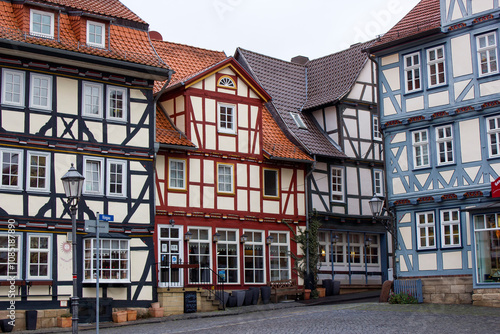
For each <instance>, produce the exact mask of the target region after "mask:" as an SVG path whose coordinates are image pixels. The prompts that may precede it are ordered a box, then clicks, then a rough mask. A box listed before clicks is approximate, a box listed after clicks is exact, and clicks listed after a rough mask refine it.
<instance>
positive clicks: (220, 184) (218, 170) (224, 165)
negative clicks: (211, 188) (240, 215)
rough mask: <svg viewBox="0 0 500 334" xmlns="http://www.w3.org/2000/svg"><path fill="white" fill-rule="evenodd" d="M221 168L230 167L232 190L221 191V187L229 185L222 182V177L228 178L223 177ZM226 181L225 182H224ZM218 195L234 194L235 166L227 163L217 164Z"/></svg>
mask: <svg viewBox="0 0 500 334" xmlns="http://www.w3.org/2000/svg"><path fill="white" fill-rule="evenodd" d="M220 167H229V168H230V171H231V173H230V175H229V176H230V179H231V184H230V185H231V190H230V191H227V190H225V189H222V190H221V186H224V185H226V184H227V182H222V183H221V180H220V177H221V176H226V175H225V174H224V175H221V171H220ZM224 181H225V180H224ZM217 193H218V194H234V165H233V164H226V163H217Z"/></svg>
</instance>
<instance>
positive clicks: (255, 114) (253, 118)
mask: <svg viewBox="0 0 500 334" xmlns="http://www.w3.org/2000/svg"><path fill="white" fill-rule="evenodd" d="M258 121H259V108H258V107H256V106H250V128H252V129H256V128H257V122H258Z"/></svg>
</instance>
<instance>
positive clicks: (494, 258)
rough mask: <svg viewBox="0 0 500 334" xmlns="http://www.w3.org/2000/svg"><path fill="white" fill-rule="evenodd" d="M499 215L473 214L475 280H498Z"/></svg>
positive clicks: (499, 260) (499, 265)
mask: <svg viewBox="0 0 500 334" xmlns="http://www.w3.org/2000/svg"><path fill="white" fill-rule="evenodd" d="M499 219H500V215H499V214H486V215H476V216H474V242H475V247H474V248H475V250H476V266H477V268H476V275H477V277H476V282H477V283H486V284H498V283H499V282H500V221H499Z"/></svg>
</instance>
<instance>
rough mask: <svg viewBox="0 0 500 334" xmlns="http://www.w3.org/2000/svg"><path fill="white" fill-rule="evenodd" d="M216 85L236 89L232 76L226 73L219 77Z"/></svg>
mask: <svg viewBox="0 0 500 334" xmlns="http://www.w3.org/2000/svg"><path fill="white" fill-rule="evenodd" d="M217 86H218V87H222V88H230V89H236V84H235V83H234V80H233V78H231V77H230V76H228V75H224V76H223V77H221V78H220V79H219V82H218V83H217Z"/></svg>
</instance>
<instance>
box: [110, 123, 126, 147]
mask: <svg viewBox="0 0 500 334" xmlns="http://www.w3.org/2000/svg"><path fill="white" fill-rule="evenodd" d="M107 134H108V144H115V145H120V144H121V143H123V141H124V140H125V138H127V127H126V126H125V125H118V124H108V133H107Z"/></svg>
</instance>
